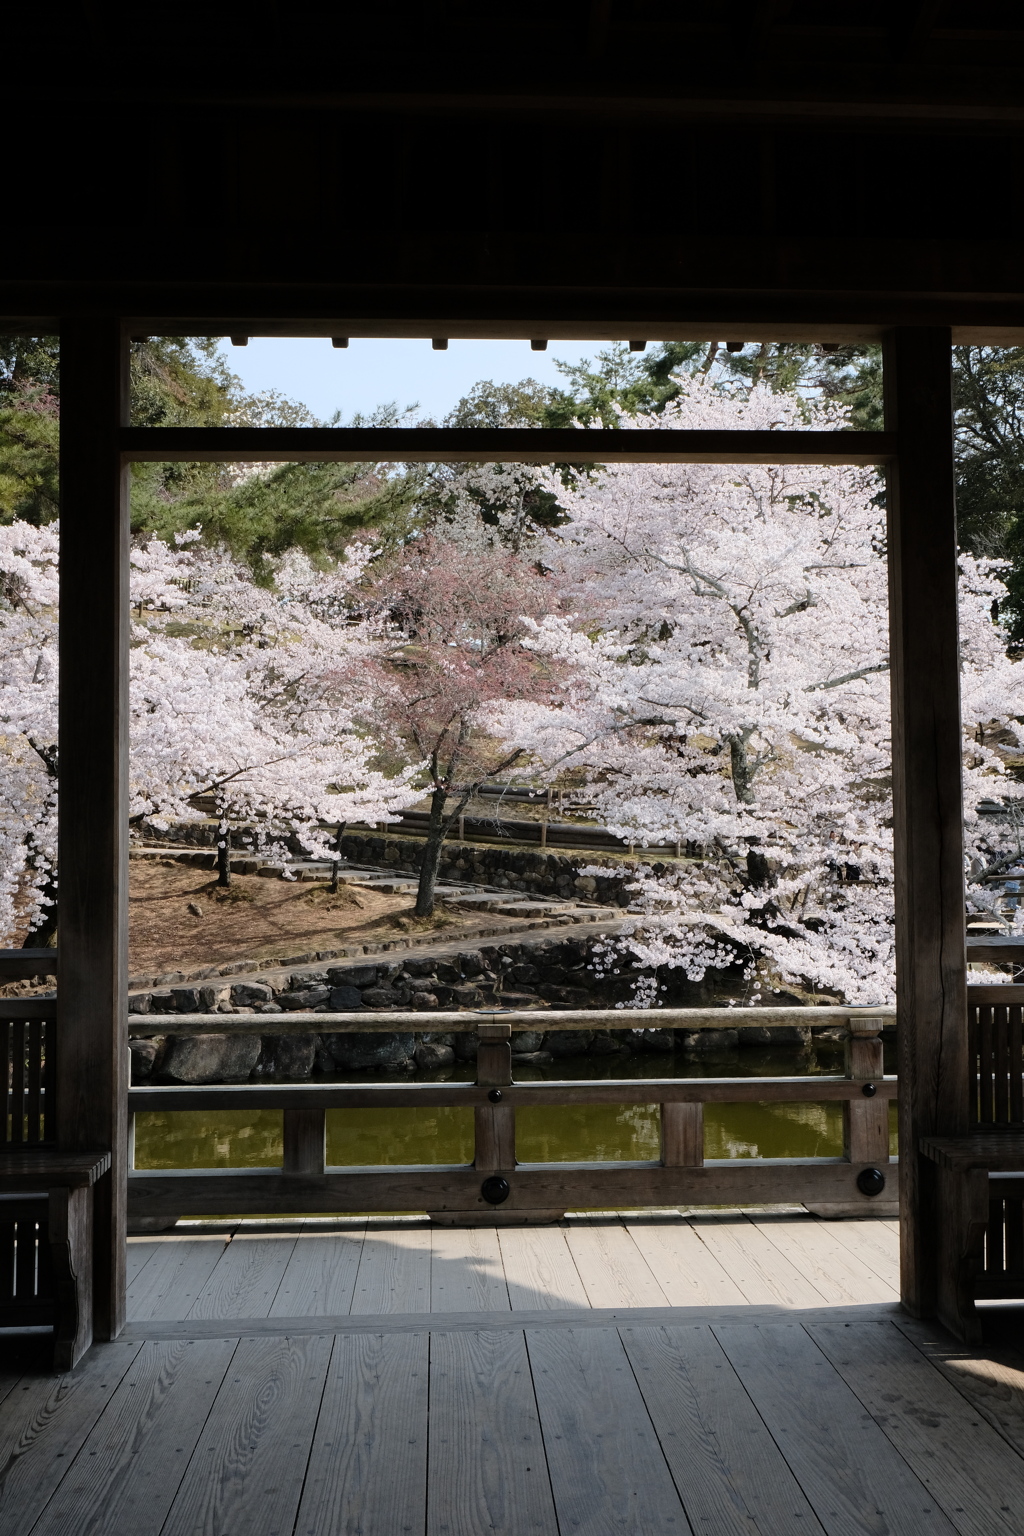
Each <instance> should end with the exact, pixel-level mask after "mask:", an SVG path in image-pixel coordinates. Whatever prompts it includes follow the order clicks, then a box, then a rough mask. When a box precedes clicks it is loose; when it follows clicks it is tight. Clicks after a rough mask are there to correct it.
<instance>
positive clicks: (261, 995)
mask: <svg viewBox="0 0 1024 1536" xmlns="http://www.w3.org/2000/svg"><path fill="white" fill-rule="evenodd" d="M231 1001H232V1002H233V1003H234V1004H235V1006H236V1008H255V1007H256V1005H257V1004H258V1003H272V1002H273V1001H274V989H273V987H268V986H267V985H266V983H265V982H262V981H236V982H235V984H234V986H233V987H232V988H231Z"/></svg>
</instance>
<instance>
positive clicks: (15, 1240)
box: [0, 950, 110, 1370]
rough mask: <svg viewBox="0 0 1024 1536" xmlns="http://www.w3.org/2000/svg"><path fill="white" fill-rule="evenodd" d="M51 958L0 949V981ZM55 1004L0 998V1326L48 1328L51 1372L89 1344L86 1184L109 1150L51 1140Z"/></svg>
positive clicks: (48, 965)
mask: <svg viewBox="0 0 1024 1536" xmlns="http://www.w3.org/2000/svg"><path fill="white" fill-rule="evenodd" d="M55 959H56V957H55V955H54V952H53V951H52V950H50V951H17V950H16V951H13V952H11V951H6V952H4V951H0V976H2V977H3V979H4V980H9V979H11V977H12V976H34V975H37V974H46V973H47V972H52V967H53V965H54V963H55ZM55 1012H56V1003H55V1000H54V999H53V998H52V997H50V998H39V997H34V998H24V999H10V998H4V999H0V1071H2V1075H3V1088H4V1095H3V1107H4V1115H3V1123H2V1126H0V1327H3V1328H32V1327H40V1326H43V1327H47V1326H48V1327H52V1329H53V1341H54V1356H53V1358H54V1365H55V1367H56V1368H57V1369H58V1370H70V1369H71V1368H72V1367H73V1366H74V1365H76V1364H77V1362H78V1361H79V1360H80V1359H81V1357H82V1355H83V1354H84V1353H85V1351H86V1350H87V1349H88V1348H89V1345H90V1344H91V1343H92V1239H93V1233H92V1208H93V1185H94V1184H95V1183H96V1180H97V1179H99V1178H101V1177H102V1176H103V1174H104V1173H106V1172H107V1170H108V1169H109V1167H110V1153H109V1152H66V1151H63V1150H62V1149H61V1148H60V1146H59V1144H58V1139H57V1124H56V1103H55V1084H56V1070H55V1068H56V1062H55V1050H54V1030H55V1022H54V1015H55Z"/></svg>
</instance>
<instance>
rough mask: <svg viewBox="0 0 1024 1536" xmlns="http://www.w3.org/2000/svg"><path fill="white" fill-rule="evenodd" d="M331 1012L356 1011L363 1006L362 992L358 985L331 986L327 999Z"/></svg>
mask: <svg viewBox="0 0 1024 1536" xmlns="http://www.w3.org/2000/svg"><path fill="white" fill-rule="evenodd" d="M327 1006H328V1008H329V1009H330V1010H331V1012H332V1013H358V1012H359V1011H360V1009H361V1008H362V1006H363V994H362V993H361V992H360V990H359V988H358V987H349V986H343V987H332V988H331V992H330V996H329V997H328V999H327Z"/></svg>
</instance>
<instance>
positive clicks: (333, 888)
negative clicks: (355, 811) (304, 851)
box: [330, 821, 348, 896]
mask: <svg viewBox="0 0 1024 1536" xmlns="http://www.w3.org/2000/svg"><path fill="white" fill-rule="evenodd" d="M347 826H348V822H347V821H339V822H338V835H337V837H336V838H335V839H334V858H333V859H332V860H331V884H330V892H331V895H332V896H337V894H338V870H339V868H340V866H341V840H342V838H343V837H344V835H345V828H346V827H347Z"/></svg>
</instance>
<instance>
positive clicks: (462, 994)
mask: <svg viewBox="0 0 1024 1536" xmlns="http://www.w3.org/2000/svg"><path fill="white" fill-rule="evenodd" d="M451 994H452V1002H453V1003H454V1004H455V1006H456V1007H457V1008H482V1007H483V1003H484V995H483V993H482V992H481V990H480V988H479V987H472V986H468V985H467V986H463V987H452V989H451Z"/></svg>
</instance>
